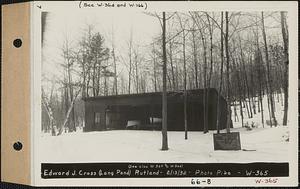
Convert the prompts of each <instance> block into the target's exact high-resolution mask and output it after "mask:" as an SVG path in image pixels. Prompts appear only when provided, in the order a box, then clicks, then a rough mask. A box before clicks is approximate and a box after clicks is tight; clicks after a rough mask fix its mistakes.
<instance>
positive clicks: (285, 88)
mask: <svg viewBox="0 0 300 189" xmlns="http://www.w3.org/2000/svg"><path fill="white" fill-rule="evenodd" d="M280 15H281V31H282V38H283V46H284V59H285V62H284V63H285V64H284V65H285V67H284V68H285V69H284V86H283V92H284V114H283V123H282V124H283V125H287V117H288V98H289V90H288V88H289V75H288V73H289V50H288V46H289V45H288V44H289V40H288V35H287V34H288V28H287V23H286V16H285V14H284V12H280Z"/></svg>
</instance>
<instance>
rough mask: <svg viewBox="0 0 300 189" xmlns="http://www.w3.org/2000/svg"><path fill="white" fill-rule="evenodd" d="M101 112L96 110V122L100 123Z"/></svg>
mask: <svg viewBox="0 0 300 189" xmlns="http://www.w3.org/2000/svg"><path fill="white" fill-rule="evenodd" d="M100 117H101V114H100V113H99V112H95V123H100Z"/></svg>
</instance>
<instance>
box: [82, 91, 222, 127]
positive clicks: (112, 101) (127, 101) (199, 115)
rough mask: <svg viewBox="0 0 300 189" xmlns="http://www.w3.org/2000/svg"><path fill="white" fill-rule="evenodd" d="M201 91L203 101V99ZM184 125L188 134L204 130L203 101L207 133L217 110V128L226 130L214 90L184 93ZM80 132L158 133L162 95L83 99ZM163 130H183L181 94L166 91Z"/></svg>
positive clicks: (182, 100)
mask: <svg viewBox="0 0 300 189" xmlns="http://www.w3.org/2000/svg"><path fill="white" fill-rule="evenodd" d="M204 92H206V94H207V99H206V100H205V99H204ZM186 94H187V125H188V130H189V131H202V130H203V129H204V120H205V119H204V102H206V105H207V110H208V111H207V114H206V117H207V119H206V120H207V125H208V129H209V130H215V129H216V127H217V108H219V110H220V117H219V121H220V123H221V124H220V129H224V128H226V120H227V116H226V115H227V107H226V106H227V103H226V100H225V99H224V98H223V97H222V96H220V101H219V102H220V103H219V107H218V97H219V95H218V92H217V90H216V89H213V88H210V89H206V90H204V89H195V90H187V91H186ZM83 100H84V106H85V127H84V131H85V132H89V131H101V130H116V129H118V130H122V129H145V130H160V129H161V120H162V92H153V93H139V94H125V95H114V96H97V97H88V98H84V99H83ZM167 110H168V115H167V117H168V118H167V123H168V124H167V125H168V126H167V127H168V130H170V131H184V92H183V91H176V92H167Z"/></svg>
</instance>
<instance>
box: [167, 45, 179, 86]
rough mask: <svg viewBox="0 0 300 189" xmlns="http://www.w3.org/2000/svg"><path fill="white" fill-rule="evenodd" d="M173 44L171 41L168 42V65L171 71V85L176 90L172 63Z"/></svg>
mask: <svg viewBox="0 0 300 189" xmlns="http://www.w3.org/2000/svg"><path fill="white" fill-rule="evenodd" d="M172 48H173V45H172V41H170V42H169V49H170V54H169V56H170V65H171V73H172V86H173V90H178V89H176V84H175V73H174V65H173V50H172Z"/></svg>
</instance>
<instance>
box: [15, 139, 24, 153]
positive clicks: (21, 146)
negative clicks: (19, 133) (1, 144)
mask: <svg viewBox="0 0 300 189" xmlns="http://www.w3.org/2000/svg"><path fill="white" fill-rule="evenodd" d="M13 147H14V149H15V150H16V151H20V150H22V148H23V144H22V143H21V142H19V141H18V142H15V143H14V145H13Z"/></svg>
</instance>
